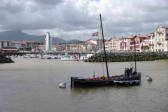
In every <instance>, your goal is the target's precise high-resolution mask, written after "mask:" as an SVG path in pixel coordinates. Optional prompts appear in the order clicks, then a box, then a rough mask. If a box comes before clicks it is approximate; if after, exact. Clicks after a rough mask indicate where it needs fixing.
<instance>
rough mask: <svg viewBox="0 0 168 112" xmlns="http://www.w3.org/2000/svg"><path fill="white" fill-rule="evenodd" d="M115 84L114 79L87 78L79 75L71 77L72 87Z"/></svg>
mask: <svg viewBox="0 0 168 112" xmlns="http://www.w3.org/2000/svg"><path fill="white" fill-rule="evenodd" d="M105 85H114V83H113V80H108V79H102V80H87V79H80V78H78V77H71V87H90V86H105Z"/></svg>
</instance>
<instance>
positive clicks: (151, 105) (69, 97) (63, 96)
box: [0, 58, 168, 112]
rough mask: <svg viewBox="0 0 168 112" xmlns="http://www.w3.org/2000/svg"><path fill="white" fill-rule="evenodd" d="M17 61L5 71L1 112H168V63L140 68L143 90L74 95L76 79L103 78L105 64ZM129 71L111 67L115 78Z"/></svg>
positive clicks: (0, 82)
mask: <svg viewBox="0 0 168 112" xmlns="http://www.w3.org/2000/svg"><path fill="white" fill-rule="evenodd" d="M14 60H15V63H13V64H1V65H0V112H168V60H162V61H153V62H138V71H141V72H142V84H141V85H140V86H134V87H100V88H87V89H86V88H85V89H82V88H78V89H71V88H70V87H69V85H70V84H69V83H70V76H84V77H87V76H93V73H94V72H95V74H96V75H98V74H99V75H100V74H103V69H102V67H103V64H100V63H84V62H77V61H76V62H75V61H73V62H72V61H71V62H69V61H60V60H41V59H22V58H17V59H14ZM127 66H130V63H127V62H124V63H109V69H110V74H112V75H117V74H120V73H123V72H124V68H125V67H127ZM146 75H149V76H151V77H152V78H153V82H152V83H148V82H147V81H146V79H145V76H146ZM60 82H67V83H68V85H67V88H66V89H60V88H58V84H59V83H60Z"/></svg>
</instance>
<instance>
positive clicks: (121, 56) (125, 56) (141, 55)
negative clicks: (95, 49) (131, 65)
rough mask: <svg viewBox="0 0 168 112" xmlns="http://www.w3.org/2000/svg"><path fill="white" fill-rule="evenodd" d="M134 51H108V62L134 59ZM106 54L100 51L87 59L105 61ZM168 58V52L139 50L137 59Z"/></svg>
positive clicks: (89, 60)
mask: <svg viewBox="0 0 168 112" xmlns="http://www.w3.org/2000/svg"><path fill="white" fill-rule="evenodd" d="M134 55H135V53H134V52H122V53H108V54H107V60H108V62H128V61H134ZM103 57H104V54H102V53H98V54H95V55H93V56H92V57H90V58H89V59H87V60H85V61H86V62H104V58H103ZM162 59H168V52H137V53H136V60H137V61H154V60H162Z"/></svg>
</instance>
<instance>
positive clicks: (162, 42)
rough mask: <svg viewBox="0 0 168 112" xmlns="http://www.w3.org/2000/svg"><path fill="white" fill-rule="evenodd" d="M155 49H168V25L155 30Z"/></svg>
mask: <svg viewBox="0 0 168 112" xmlns="http://www.w3.org/2000/svg"><path fill="white" fill-rule="evenodd" d="M154 51H156V52H160V51H168V27H163V26H159V27H158V28H157V29H156V31H155V32H154Z"/></svg>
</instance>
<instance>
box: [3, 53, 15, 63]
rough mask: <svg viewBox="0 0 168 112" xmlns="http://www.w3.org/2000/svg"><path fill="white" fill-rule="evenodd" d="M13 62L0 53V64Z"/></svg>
mask: <svg viewBox="0 0 168 112" xmlns="http://www.w3.org/2000/svg"><path fill="white" fill-rule="evenodd" d="M13 62H14V61H13V60H11V59H10V58H7V57H6V56H4V55H3V54H2V53H0V63H13Z"/></svg>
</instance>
